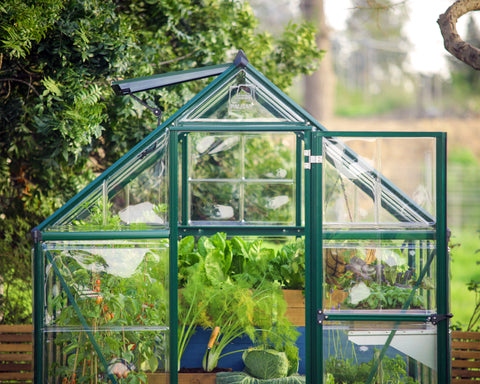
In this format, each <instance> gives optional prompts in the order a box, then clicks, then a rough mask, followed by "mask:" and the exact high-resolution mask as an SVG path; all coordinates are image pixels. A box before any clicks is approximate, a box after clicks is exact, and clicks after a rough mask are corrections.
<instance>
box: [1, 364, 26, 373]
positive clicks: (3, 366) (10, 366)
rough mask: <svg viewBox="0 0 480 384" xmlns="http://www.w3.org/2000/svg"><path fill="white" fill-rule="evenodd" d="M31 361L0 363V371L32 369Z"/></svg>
mask: <svg viewBox="0 0 480 384" xmlns="http://www.w3.org/2000/svg"><path fill="white" fill-rule="evenodd" d="M32 370H33V364H32V363H23V364H22V363H8V364H0V372H21V371H32Z"/></svg>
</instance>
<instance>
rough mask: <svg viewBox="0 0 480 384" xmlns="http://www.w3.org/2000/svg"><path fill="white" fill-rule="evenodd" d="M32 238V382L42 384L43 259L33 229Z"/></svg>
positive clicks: (37, 234) (38, 239)
mask: <svg viewBox="0 0 480 384" xmlns="http://www.w3.org/2000/svg"><path fill="white" fill-rule="evenodd" d="M32 236H33V241H34V245H33V260H32V267H33V268H32V269H33V271H32V272H33V276H32V278H33V370H34V373H33V382H34V383H35V384H43V379H44V373H43V357H44V356H43V350H44V337H43V324H44V316H45V314H44V311H43V306H44V302H45V274H44V271H45V259H44V255H43V252H42V239H41V232H40V231H39V230H38V229H37V228H35V229H34V230H33V231H32Z"/></svg>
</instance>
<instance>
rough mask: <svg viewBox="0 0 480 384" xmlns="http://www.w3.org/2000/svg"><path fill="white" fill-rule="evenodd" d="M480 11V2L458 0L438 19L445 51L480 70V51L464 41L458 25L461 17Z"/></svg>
mask: <svg viewBox="0 0 480 384" xmlns="http://www.w3.org/2000/svg"><path fill="white" fill-rule="evenodd" d="M478 10H480V0H457V1H456V2H455V3H453V4H452V5H451V6H450V7H449V8H448V9H447V10H446V12H445V13H443V14H441V15H440V17H439V18H438V21H437V23H438V25H439V26H440V31H441V33H442V36H443V42H444V46H445V49H446V50H447V51H448V52H450V53H451V54H452V55H453V56H455V57H456V58H457V59H459V60H461V61H463V62H464V63H465V64H467V65H469V66H471V67H472V68H474V69H477V70H480V49H478V48H476V47H474V46H473V45H471V44H469V43H466V42H465V41H463V40H462V38H461V37H460V35H459V34H458V32H457V28H456V24H457V20H458V18H459V17H460V16H463V15H465V14H466V13H468V12H472V11H478Z"/></svg>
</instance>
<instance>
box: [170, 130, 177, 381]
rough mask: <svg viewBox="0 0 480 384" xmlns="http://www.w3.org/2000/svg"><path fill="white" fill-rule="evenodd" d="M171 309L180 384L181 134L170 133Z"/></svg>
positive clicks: (173, 375) (173, 368) (173, 364)
mask: <svg viewBox="0 0 480 384" xmlns="http://www.w3.org/2000/svg"><path fill="white" fill-rule="evenodd" d="M169 135H170V139H169V143H170V144H169V169H170V173H169V178H168V179H169V194H170V198H169V210H168V211H169V216H170V217H169V226H170V238H169V256H170V257H169V284H170V287H169V302H170V304H169V308H170V317H169V320H170V324H169V326H170V337H169V344H170V384H176V383H178V293H177V290H178V276H177V275H178V266H177V254H178V252H177V250H178V143H179V140H178V139H179V133H178V132H177V131H170V133H169Z"/></svg>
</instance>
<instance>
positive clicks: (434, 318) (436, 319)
mask: <svg viewBox="0 0 480 384" xmlns="http://www.w3.org/2000/svg"><path fill="white" fill-rule="evenodd" d="M452 317H453V315H452V314H451V313H447V314H444V315H439V314H438V313H434V314H433V315H430V316H428V317H427V321H430V322H432V324H433V325H437V324H438V323H439V322H440V321H444V320H447V319H450V318H452Z"/></svg>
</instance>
